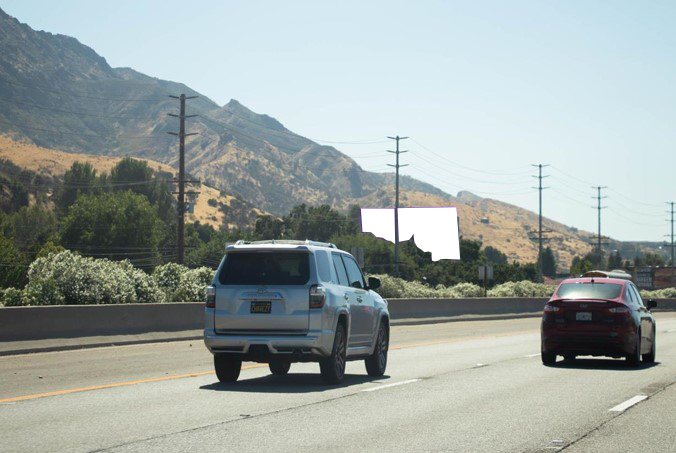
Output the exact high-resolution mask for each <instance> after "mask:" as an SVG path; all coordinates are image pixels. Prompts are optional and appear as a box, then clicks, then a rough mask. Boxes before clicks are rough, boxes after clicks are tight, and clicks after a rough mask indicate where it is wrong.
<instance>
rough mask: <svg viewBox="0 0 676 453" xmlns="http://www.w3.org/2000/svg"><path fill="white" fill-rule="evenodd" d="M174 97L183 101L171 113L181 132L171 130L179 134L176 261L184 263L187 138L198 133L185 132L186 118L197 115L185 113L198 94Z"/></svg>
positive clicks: (174, 133) (173, 133)
mask: <svg viewBox="0 0 676 453" xmlns="http://www.w3.org/2000/svg"><path fill="white" fill-rule="evenodd" d="M169 97H170V98H173V99H178V100H179V101H180V103H181V107H180V114H179V115H175V114H173V113H169V116H173V117H174V118H178V119H179V120H180V127H179V132H178V133H176V132H169V134H171V135H176V136H178V154H179V157H178V209H177V211H178V227H177V238H176V248H177V250H176V252H177V257H176V262H177V263H178V264H183V259H184V257H185V244H184V239H183V230H184V228H185V183H186V180H185V138H186V137H187V136H189V135H197V134H196V133H190V134H186V133H185V119H186V118H192V117H194V116H197V115H186V114H185V101H186V99H195V98H196V97H197V96H186V95H185V94H181V95H180V96H169Z"/></svg>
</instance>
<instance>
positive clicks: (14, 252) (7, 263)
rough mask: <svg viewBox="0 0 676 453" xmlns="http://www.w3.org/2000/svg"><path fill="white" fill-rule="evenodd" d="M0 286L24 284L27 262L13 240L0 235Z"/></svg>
mask: <svg viewBox="0 0 676 453" xmlns="http://www.w3.org/2000/svg"><path fill="white" fill-rule="evenodd" d="M0 269H1V271H0V288H9V287H13V288H21V287H23V285H25V284H26V281H27V279H26V270H27V263H26V259H25V257H24V255H23V254H22V253H21V252H20V251H19V249H17V248H16V245H14V241H12V240H11V239H9V238H6V237H5V236H3V235H0Z"/></svg>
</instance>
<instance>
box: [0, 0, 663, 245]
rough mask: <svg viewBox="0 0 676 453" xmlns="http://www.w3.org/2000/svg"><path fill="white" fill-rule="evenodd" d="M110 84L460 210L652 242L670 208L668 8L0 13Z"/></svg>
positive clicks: (590, 5) (294, 7) (600, 2)
mask: <svg viewBox="0 0 676 453" xmlns="http://www.w3.org/2000/svg"><path fill="white" fill-rule="evenodd" d="M0 7H1V8H2V9H4V10H5V12H7V13H8V14H10V15H12V16H15V17H17V18H18V19H19V20H20V21H22V22H25V23H27V24H29V25H30V26H31V27H32V28H34V29H37V30H45V31H49V32H52V33H61V34H66V35H70V36H74V37H75V38H77V39H78V40H80V41H81V42H82V43H84V44H86V45H88V46H90V47H92V48H93V49H94V50H95V51H96V52H98V53H99V54H100V55H102V56H103V57H105V58H106V59H107V61H108V63H109V64H110V65H111V66H115V67H132V68H134V69H136V70H138V71H140V72H143V73H145V74H148V75H151V76H154V77H158V78H162V79H168V80H173V81H178V82H183V83H185V84H187V85H189V86H190V87H191V88H193V89H195V90H197V91H199V92H200V93H202V94H204V95H205V96H207V97H209V98H211V99H212V100H214V101H216V102H217V103H219V104H225V103H227V102H228V100H230V99H231V98H234V99H237V100H239V101H240V102H241V103H242V104H244V105H245V106H247V107H249V108H251V109H252V110H254V111H256V112H258V113H266V114H268V115H271V116H273V117H275V118H277V119H278V120H279V121H281V122H282V123H283V124H284V125H285V126H286V127H287V128H289V129H291V130H292V131H294V132H296V133H298V134H301V135H303V136H306V137H308V138H311V139H314V140H316V141H319V142H320V143H325V144H333V143H327V141H328V142H352V143H335V144H334V146H336V147H337V148H338V149H339V150H341V151H343V152H344V153H346V154H348V155H350V156H351V157H353V158H355V159H356V160H357V162H358V163H359V164H360V165H361V166H362V167H363V168H364V169H366V170H372V171H378V172H381V171H388V170H391V169H390V168H389V167H387V164H388V163H393V156H392V155H391V154H388V153H387V152H386V149H388V148H389V149H394V148H392V146H394V144H391V143H386V140H385V139H384V137H386V136H388V135H401V136H409V137H411V138H410V139H409V140H406V141H405V142H402V147H405V149H408V150H409V152H408V153H407V154H403V155H402V156H401V163H402V164H408V165H409V166H408V167H405V168H403V169H402V173H403V174H408V175H411V176H413V177H416V178H418V179H421V180H423V181H426V182H429V183H431V184H434V185H436V186H437V187H439V188H441V189H443V190H445V191H447V192H449V193H451V194H456V193H457V192H458V191H459V190H469V191H472V192H474V193H476V194H477V195H480V196H484V197H490V198H495V199H498V200H502V201H506V202H509V203H513V204H516V205H519V206H523V207H525V208H527V209H530V210H533V211H534V212H537V210H538V193H537V191H536V190H533V189H532V187H534V186H536V185H537V180H536V179H535V178H533V177H532V175H535V174H537V169H535V168H533V167H531V164H538V163H543V164H549V165H550V166H549V167H547V168H545V169H544V172H543V174H544V175H549V177H548V178H546V179H545V180H544V185H545V186H549V187H550V188H549V189H547V190H545V191H544V192H543V214H544V215H545V216H546V217H549V218H552V219H554V220H557V221H560V222H563V223H565V224H567V225H571V226H575V227H578V228H580V229H585V230H588V231H592V232H596V231H597V211H596V210H595V209H592V207H593V206H596V200H595V198H593V197H595V196H596V195H597V191H596V189H593V188H592V186H607V189H603V191H602V195H603V196H607V197H608V198H606V199H604V200H603V206H607V208H606V209H604V210H603V211H602V234H603V235H608V236H610V237H613V238H615V239H620V240H650V241H662V240H666V239H668V238H667V237H666V236H665V235H666V234H668V233H670V232H671V227H670V223H669V221H668V219H669V214H667V211H668V210H669V206H668V205H667V204H666V202H671V201H676V179H675V178H674V173H675V169H676V58H675V56H676V26H674V23H676V2H674V1H673V0H667V1H633V2H629V1H619V0H595V1H582V0H578V1H574V0H566V1H563V0H562V1H540V0H537V1H536V0H534V1H488V0H483V1H470V0H468V1H450V0H449V1H418V2H411V1H395V0H388V1H370V2H367V1H363V0H362V1H351V0H348V1H341V2H320V1H316V0H309V1H291V0H289V1H256V0H248V1H205V0H193V1H190V2H185V1H176V0H163V1H138V0H117V1H114V2H112V1H106V2H102V1H85V0H61V1H53V0H49V1H47V0H45V1H38V0H0Z"/></svg>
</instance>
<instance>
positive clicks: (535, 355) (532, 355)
mask: <svg viewBox="0 0 676 453" xmlns="http://www.w3.org/2000/svg"><path fill="white" fill-rule="evenodd" d="M539 355H540V353H539V352H538V353H536V354H528V355H525V356H524V357H525V358H527V359H530V358H531V357H537V356H539Z"/></svg>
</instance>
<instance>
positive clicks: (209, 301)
mask: <svg viewBox="0 0 676 453" xmlns="http://www.w3.org/2000/svg"><path fill="white" fill-rule="evenodd" d="M204 301H205V303H206V307H207V308H216V287H214V286H207V289H206V291H205V299H204Z"/></svg>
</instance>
